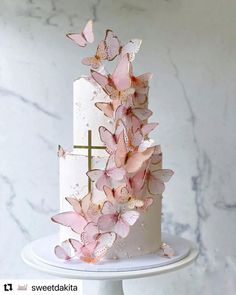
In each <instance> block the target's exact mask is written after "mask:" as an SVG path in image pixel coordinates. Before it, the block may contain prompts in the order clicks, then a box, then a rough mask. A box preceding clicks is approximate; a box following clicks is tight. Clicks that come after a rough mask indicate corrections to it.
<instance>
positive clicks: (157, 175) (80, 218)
mask: <svg viewBox="0 0 236 295" xmlns="http://www.w3.org/2000/svg"><path fill="white" fill-rule="evenodd" d="M68 37H69V38H70V39H72V40H73V41H75V42H76V43H77V44H78V45H79V46H81V47H85V46H86V45H87V43H92V42H93V41H94V36H93V32H92V22H91V21H89V22H88V23H87V24H86V27H85V29H84V31H83V33H81V34H69V35H68ZM140 45H141V40H139V39H131V40H130V41H129V42H128V43H127V44H125V45H122V44H121V42H120V40H119V39H118V37H117V36H116V35H115V34H114V32H113V31H111V30H107V31H106V33H105V37H104V40H102V41H100V42H99V44H98V46H97V49H96V53H95V55H94V56H90V57H85V58H84V59H83V60H82V63H83V64H85V65H87V66H90V67H91V68H90V75H89V76H83V77H81V78H78V79H77V80H76V81H74V85H73V96H74V98H73V150H72V151H71V152H66V151H64V150H63V148H61V147H60V146H59V150H58V156H59V162H60V167H59V173H60V213H58V214H56V215H55V216H53V217H52V221H54V222H56V223H58V224H60V245H56V247H55V250H54V251H55V254H56V256H57V257H58V258H60V259H65V260H70V259H78V260H79V261H84V262H87V263H99V262H100V261H101V260H105V261H106V260H108V259H131V258H132V257H134V256H141V255H146V254H151V253H157V252H158V251H159V250H160V249H162V250H163V253H164V255H167V256H169V255H172V253H173V251H171V250H170V247H169V246H166V245H165V246H163V245H164V244H163V243H162V241H161V204H162V193H163V191H164V189H165V184H164V183H165V182H167V181H168V180H169V179H170V178H171V176H172V174H173V171H171V170H169V169H162V153H161V149H160V146H159V145H157V144H155V143H154V141H153V140H151V139H150V137H149V133H150V132H151V131H152V130H153V129H155V127H156V126H157V123H149V122H148V121H149V118H150V117H151V115H152V112H151V110H149V109H148V91H149V80H150V79H151V77H152V74H151V73H144V74H142V75H139V76H135V74H134V71H133V66H132V62H133V60H134V58H135V54H136V53H137V52H138V51H139V48H140ZM114 59H116V60H117V61H118V62H117V63H116V66H115V69H114V70H113V72H112V74H109V73H107V71H106V68H105V66H104V60H105V61H112V60H114Z"/></svg>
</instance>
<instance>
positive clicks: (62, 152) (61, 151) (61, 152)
mask: <svg viewBox="0 0 236 295" xmlns="http://www.w3.org/2000/svg"><path fill="white" fill-rule="evenodd" d="M57 156H58V157H59V158H61V157H62V158H65V157H66V151H65V150H64V149H63V148H62V146H61V145H58V150H57Z"/></svg>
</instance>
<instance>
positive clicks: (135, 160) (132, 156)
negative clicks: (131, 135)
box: [115, 132, 155, 173]
mask: <svg viewBox="0 0 236 295" xmlns="http://www.w3.org/2000/svg"><path fill="white" fill-rule="evenodd" d="M154 151H155V147H154V146H153V147H149V148H147V149H146V150H144V151H142V152H139V151H134V152H130V151H129V150H128V149H127V146H126V143H125V137H124V132H122V134H121V135H120V137H119V140H118V143H117V149H116V152H115V163H116V166H117V167H118V168H120V167H124V168H125V170H126V171H127V172H128V173H135V172H137V171H138V170H139V169H141V168H142V166H143V164H144V163H145V162H146V161H147V160H149V159H150V158H151V156H152V154H153V153H154Z"/></svg>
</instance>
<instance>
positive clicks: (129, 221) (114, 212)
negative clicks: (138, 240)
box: [98, 201, 139, 238]
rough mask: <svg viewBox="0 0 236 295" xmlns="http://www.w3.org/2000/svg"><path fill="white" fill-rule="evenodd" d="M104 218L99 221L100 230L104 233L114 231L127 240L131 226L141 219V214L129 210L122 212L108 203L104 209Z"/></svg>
mask: <svg viewBox="0 0 236 295" xmlns="http://www.w3.org/2000/svg"><path fill="white" fill-rule="evenodd" d="M102 214H103V215H102V216H101V217H100V218H99V220H98V228H99V229H100V230H102V231H114V232H115V233H116V234H117V235H118V236H120V237H122V238H125V237H127V235H128V234H129V231H130V226H132V225H134V224H135V222H136V221H137V220H138V218H139V212H138V211H134V210H129V211H126V212H124V213H123V212H121V211H120V210H119V208H118V207H117V206H116V205H114V204H112V203H110V202H108V201H106V202H105V203H104V205H103V208H102Z"/></svg>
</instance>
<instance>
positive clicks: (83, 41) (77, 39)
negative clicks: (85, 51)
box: [66, 33, 87, 47]
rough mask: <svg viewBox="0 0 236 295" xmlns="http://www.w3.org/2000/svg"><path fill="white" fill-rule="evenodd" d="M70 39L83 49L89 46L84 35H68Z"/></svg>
mask: <svg viewBox="0 0 236 295" xmlns="http://www.w3.org/2000/svg"><path fill="white" fill-rule="evenodd" d="M66 37H68V38H69V39H71V40H72V41H74V42H75V43H76V44H78V45H79V46H81V47H84V46H86V45H87V41H86V39H85V38H84V36H83V34H78V33H69V34H67V35H66Z"/></svg>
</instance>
